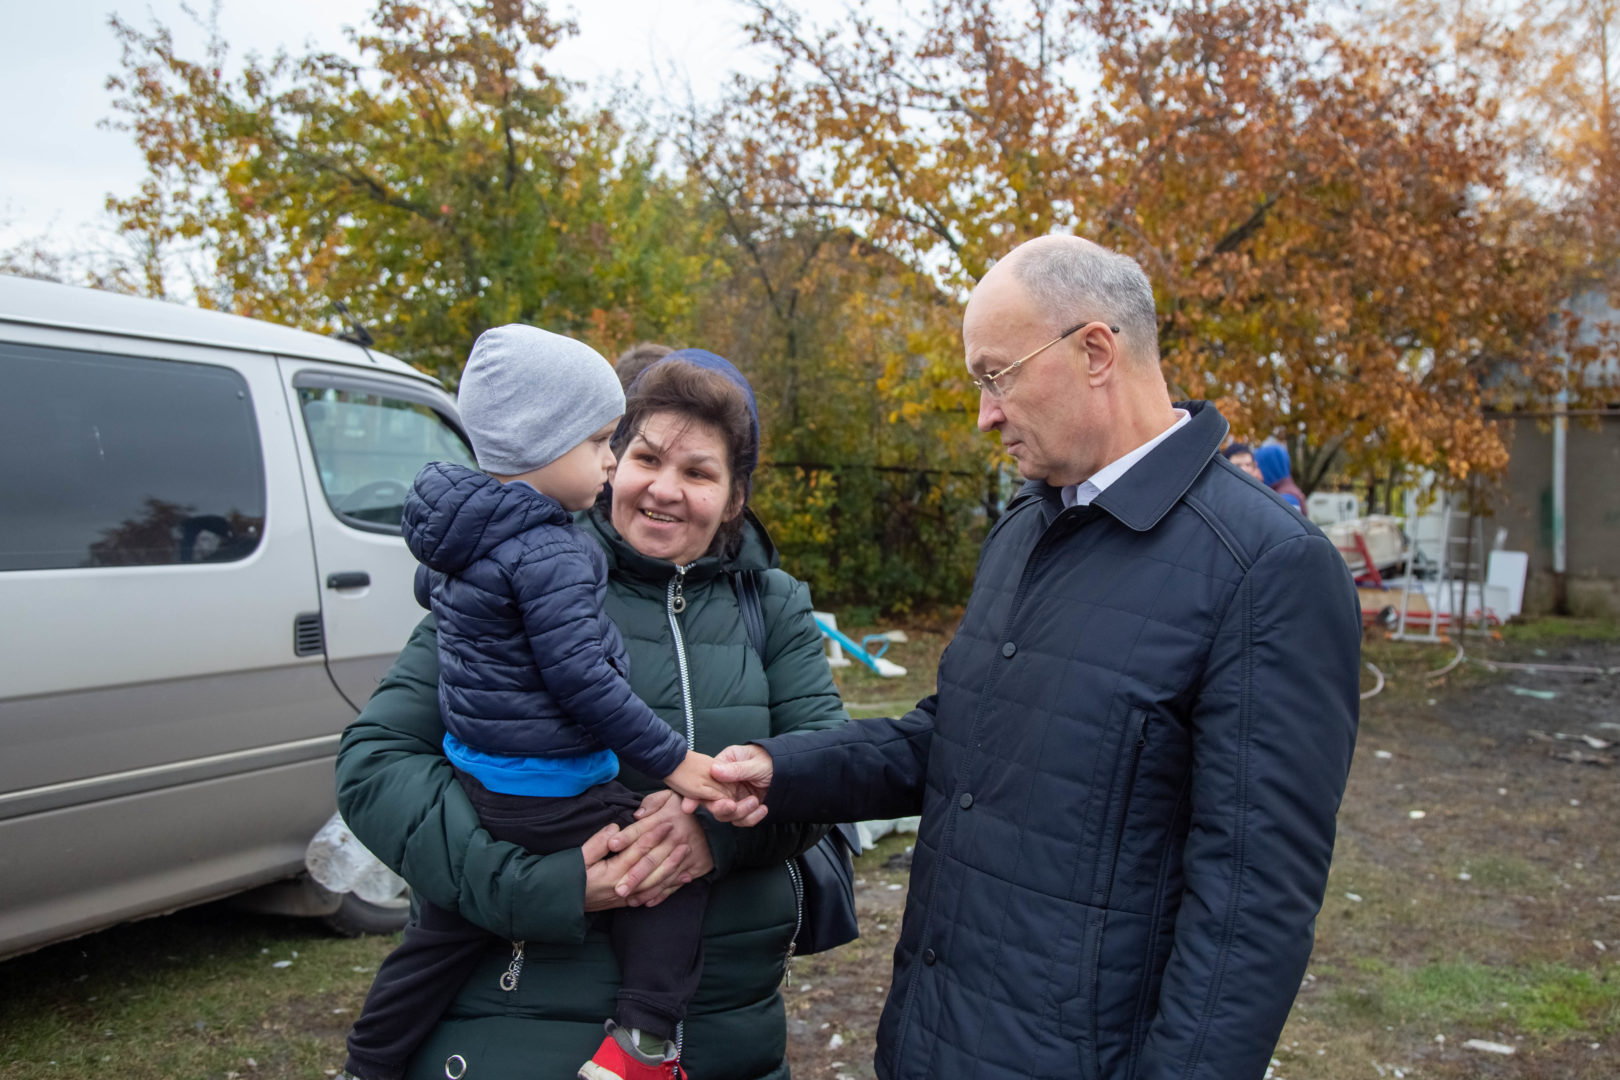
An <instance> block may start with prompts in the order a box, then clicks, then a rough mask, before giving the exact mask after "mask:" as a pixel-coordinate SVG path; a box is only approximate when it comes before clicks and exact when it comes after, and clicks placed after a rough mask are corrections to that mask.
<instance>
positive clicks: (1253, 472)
mask: <svg viewBox="0 0 1620 1080" xmlns="http://www.w3.org/2000/svg"><path fill="white" fill-rule="evenodd" d="M1221 453H1223V454H1225V455H1226V460H1227V461H1230V462H1231V463H1232V464H1233V465H1236V466H1237V467H1238V468H1240V469H1242V470H1243V471H1244V472H1246V473H1248V474H1249V475H1250V476H1252V477H1254V478H1255V479H1256V480H1259V481H1260V482H1261V483H1262V484H1263V483H1265V482H1266V481H1265V478H1264V477H1262V476H1261V475H1260V466H1258V465H1256V464H1255V463H1254V450H1253V448H1251V447H1250V446H1249V444H1248V443H1240V442H1235V443H1233V444H1232V445H1231V446H1228V447H1227V448H1226V449H1225V450H1223V451H1221Z"/></svg>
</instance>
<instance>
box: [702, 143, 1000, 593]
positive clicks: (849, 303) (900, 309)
mask: <svg viewBox="0 0 1620 1080" xmlns="http://www.w3.org/2000/svg"><path fill="white" fill-rule="evenodd" d="M676 143H677V149H678V150H679V152H680V154H681V159H682V161H683V163H684V164H685V166H686V167H687V169H688V172H689V175H691V176H692V177H694V178H695V179H696V180H697V181H698V182H700V183H701V184H702V185H703V190H704V192H705V195H706V198H707V200H708V202H709V204H710V205H711V206H712V207H714V208H715V210H716V212H717V213H718V215H719V219H720V236H719V237H718V239H717V242H716V245H715V249H714V250H715V255H716V258H717V259H719V260H721V261H723V262H724V263H725V264H726V266H727V268H728V272H727V273H726V274H725V275H723V278H722V279H721V281H720V282H719V283H718V284H717V285H716V286H715V287H714V288H713V289H711V290H709V291H708V292H707V293H706V294H705V299H704V300H703V301H702V303H701V306H700V308H699V311H698V314H697V318H696V338H695V340H697V341H700V342H704V343H707V344H708V346H709V347H711V348H716V349H719V350H720V351H722V352H725V353H726V355H728V356H732V357H734V358H737V359H738V361H739V362H740V363H742V364H744V365H745V368H746V370H747V372H748V374H749V376H750V378H751V380H752V381H753V383H754V387H755V389H756V391H757V393H758V395H759V400H760V409H761V421H762V425H763V430H764V438H765V447H764V454H763V458H762V468H761V470H760V472H759V474H758V477H757V479H756V482H755V494H754V503H755V506H756V508H757V509H758V510H759V512H760V513H761V515H762V516H763V517H764V518H765V520H766V521H768V522H769V523H770V525H771V528H772V531H773V533H774V534H775V535H776V537H777V539H778V542H779V544H780V546H781V548H782V552H783V558H784V563H785V564H786V565H788V566H789V567H790V569H792V570H793V571H794V572H795V573H796V574H799V575H800V576H802V577H805V578H807V579H808V580H809V581H810V583H811V585H812V587H813V588H814V589H815V591H816V596H817V597H818V599H821V600H824V601H826V602H829V603H836V604H839V605H841V606H844V605H856V606H859V607H866V608H872V609H885V610H904V609H909V608H915V607H927V606H933V605H936V604H939V603H942V602H943V603H955V602H957V601H959V600H960V598H961V597H962V596H964V595H965V594H966V592H967V589H968V586H969V584H970V583H971V578H972V571H973V566H974V562H975V557H976V554H977V551H978V545H979V543H980V541H981V540H982V539H983V535H984V528H985V526H986V524H987V522H988V520H990V516H991V515H992V514H993V513H994V512H995V511H996V510H997V509H998V501H999V499H1000V496H1001V484H1000V481H999V479H998V475H997V473H996V471H995V470H994V469H992V468H989V467H987V465H986V463H985V460H984V455H983V451H982V446H980V445H979V444H978V443H979V440H978V439H977V438H976V436H975V434H974V432H973V431H972V425H971V424H966V423H963V422H962V417H961V416H960V415H959V414H946V413H945V412H943V411H942V410H941V409H940V408H939V402H940V400H941V395H944V396H945V397H946V398H949V399H950V400H951V401H956V402H959V400H960V396H959V394H957V393H956V391H955V387H954V382H945V381H942V380H941V379H940V378H937V377H934V376H932V375H931V374H930V373H929V372H928V371H927V370H925V369H926V367H927V365H926V362H925V361H924V359H923V358H924V357H927V356H929V355H944V354H946V353H949V354H951V355H953V356H954V354H955V352H956V349H957V328H958V322H959V306H958V304H957V303H956V301H955V298H954V297H951V296H949V295H946V294H943V293H941V292H940V290H939V289H938V287H937V286H936V284H935V283H934V282H933V281H932V279H930V278H929V277H928V276H926V275H921V274H918V273H917V272H916V271H915V270H914V269H912V268H911V267H910V266H908V265H907V264H905V263H903V262H901V261H899V260H897V259H895V258H894V257H893V256H892V255H890V254H889V253H888V252H886V251H883V250H882V249H879V248H876V247H874V246H873V245H871V244H870V243H868V242H866V241H865V240H863V239H862V238H861V237H859V236H858V235H856V234H855V233H854V232H852V231H851V230H850V229H849V228H847V227H846V226H844V225H843V224H841V223H840V222H838V221H837V220H836V219H835V218H834V217H833V216H832V215H830V214H827V213H824V212H821V211H818V210H814V209H804V210H777V211H773V212H770V213H761V212H758V211H757V210H755V209H754V208H751V207H750V206H748V204H747V198H746V195H745V194H744V191H743V184H744V177H745V175H746V171H747V168H748V165H747V161H746V155H747V149H746V148H745V147H741V146H738V145H736V144H735V143H733V142H731V141H730V140H728V138H727V137H726V134H725V132H724V130H723V123H719V122H717V121H716V120H715V118H712V117H705V116H702V115H696V116H688V117H687V118H686V120H685V123H684V125H683V127H682V128H681V129H679V131H678V136H677V140H676Z"/></svg>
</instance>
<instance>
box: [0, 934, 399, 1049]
mask: <svg viewBox="0 0 1620 1080" xmlns="http://www.w3.org/2000/svg"><path fill="white" fill-rule="evenodd" d="M311 926H312V924H310V923H305V922H300V921H297V920H290V919H274V918H265V917H255V916H249V915H245V914H243V913H240V912H236V911H232V910H229V909H227V908H223V907H221V906H217V905H215V906H209V907H203V908H197V909H193V910H191V911H186V912H181V913H179V914H176V915H171V916H168V917H166V918H161V919H152V920H148V921H146V922H141V923H134V924H131V925H127V926H122V927H118V928H115V929H113V930H109V931H106V932H104V933H100V934H95V935H92V936H90V937H87V938H82V939H80V940H78V941H70V942H66V943H64V944H61V945H56V946H53V947H51V948H49V949H45V950H42V951H40V952H37V953H33V954H30V955H28V956H23V957H18V958H16V959H13V960H9V961H7V962H6V963H5V964H3V965H0V1047H3V1049H0V1077H3V1078H6V1080H12V1078H16V1080H22V1078H24V1077H27V1078H29V1080H33V1078H37V1077H40V1076H51V1077H64V1078H66V1077H74V1078H76V1077H87V1078H88V1077H105V1076H112V1075H117V1076H120V1077H154V1078H156V1077H163V1078H175V1080H187V1078H199V1080H201V1078H204V1077H209V1078H231V1077H235V1076H243V1077H247V1076H251V1077H254V1078H261V1077H262V1078H277V1080H279V1078H283V1077H286V1078H291V1077H304V1078H310V1077H320V1076H323V1075H324V1074H325V1072H326V1070H327V1069H335V1068H336V1067H337V1066H339V1065H341V1064H342V1058H341V1056H340V1055H341V1051H342V1043H343V1037H344V1035H345V1034H346V1033H347V1030H348V1026H349V1024H350V1022H352V1020H353V1019H354V1015H355V1010H356V1008H357V1007H358V1005H359V1002H360V1000H361V998H363V997H364V995H365V991H366V989H367V988H368V987H369V986H370V984H371V977H372V974H373V972H374V971H375V970H376V966H377V964H378V963H379V962H380V960H381V959H382V957H383V956H384V955H385V954H386V953H387V951H388V949H389V948H390V947H391V946H392V944H393V939H391V938H360V939H344V938H338V937H333V936H327V935H325V934H323V933H321V932H320V931H317V930H312V929H311ZM281 961H288V962H289V963H287V964H286V966H285V967H280V968H278V967H275V966H274V965H275V964H276V963H278V962H281Z"/></svg>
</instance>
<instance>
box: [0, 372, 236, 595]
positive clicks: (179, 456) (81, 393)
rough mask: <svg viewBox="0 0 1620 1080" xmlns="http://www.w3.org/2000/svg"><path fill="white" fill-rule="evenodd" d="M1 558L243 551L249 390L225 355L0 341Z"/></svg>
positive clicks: (10, 561) (91, 560)
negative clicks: (212, 360) (179, 355)
mask: <svg viewBox="0 0 1620 1080" xmlns="http://www.w3.org/2000/svg"><path fill="white" fill-rule="evenodd" d="M0 385H3V386H4V387H5V392H4V393H0V462H3V463H4V465H5V467H4V468H0V522H3V525H0V571H4V570H57V569H66V568H70V567H100V566H154V565H165V564H170V563H219V562H234V561H236V560H238V559H245V558H247V556H248V555H250V554H251V553H252V552H253V550H254V549H255V548H257V547H258V546H259V540H260V538H261V537H262V536H263V535H264V508H265V483H264V461H263V458H262V457H261V456H260V451H259V431H258V426H257V424H256V422H255V421H254V418H253V401H252V399H251V398H250V397H249V396H248V387H247V383H246V381H245V380H243V378H242V376H241V375H239V374H237V373H236V372H235V371H232V370H231V369H229V368H225V367H217V366H214V365H211V364H189V363H181V362H178V361H171V360H151V359H145V358H137V357H128V356H109V355H104V354H99V353H83V352H76V351H71V350H67V349H50V348H44V347H39V346H31V345H13V344H0Z"/></svg>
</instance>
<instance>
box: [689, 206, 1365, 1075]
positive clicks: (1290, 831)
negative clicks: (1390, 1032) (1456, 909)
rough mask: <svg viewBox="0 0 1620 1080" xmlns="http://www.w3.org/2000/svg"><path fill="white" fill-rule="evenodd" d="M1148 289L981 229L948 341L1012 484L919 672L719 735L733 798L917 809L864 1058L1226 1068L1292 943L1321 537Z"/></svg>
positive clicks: (1302, 952)
mask: <svg viewBox="0 0 1620 1080" xmlns="http://www.w3.org/2000/svg"><path fill="white" fill-rule="evenodd" d="M1156 332H1157V321H1156V316H1155V309H1154V301H1153V293H1152V289H1151V286H1150V285H1149V283H1148V280H1147V278H1146V276H1145V275H1144V274H1143V273H1142V271H1141V268H1140V267H1139V266H1137V264H1136V263H1135V262H1134V261H1132V260H1131V259H1129V258H1127V257H1125V256H1123V255H1118V254H1115V253H1112V252H1109V251H1106V250H1104V249H1102V248H1100V247H1098V246H1097V245H1095V244H1092V243H1089V242H1087V241H1084V240H1080V239H1077V238H1074V237H1058V236H1052V237H1045V238H1043V239H1040V240H1034V241H1031V242H1029V243H1027V244H1024V245H1023V246H1021V247H1019V248H1018V249H1016V250H1015V251H1013V252H1012V253H1011V254H1010V255H1009V256H1007V257H1006V258H1005V259H1003V260H1002V261H1001V262H1000V263H999V264H998V265H997V266H996V267H995V268H994V269H993V270H991V271H990V273H989V274H987V275H986V276H985V278H984V279H983V281H981V282H980V283H979V285H978V287H977V288H976V289H975V290H974V291H973V295H972V297H971V299H970V300H969V302H968V306H967V311H966V314H965V316H964V319H963V329H962V336H963V339H964V342H965V344H966V347H967V366H968V371H969V372H970V374H971V375H972V376H973V378H974V381H975V383H976V384H977V386H978V388H979V391H980V398H979V427H980V429H981V430H983V431H987V432H988V431H998V432H1000V434H1001V439H1002V445H1003V447H1004V448H1005V449H1006V451H1007V452H1008V453H1009V454H1010V455H1012V457H1013V459H1014V460H1015V461H1016V462H1017V463H1018V470H1019V472H1020V473H1021V474H1022V475H1023V476H1024V477H1025V479H1026V480H1028V481H1029V483H1027V484H1026V485H1025V487H1024V489H1023V490H1022V491H1021V492H1020V493H1019V495H1018V497H1017V498H1015V499H1014V500H1013V501H1012V503H1011V504H1010V505H1009V506H1008V508H1007V512H1006V513H1005V514H1003V515H1002V517H1001V518H1000V519H999V520H998V521H997V522H996V523H995V526H994V527H993V528H992V529H991V531H990V535H989V537H988V538H987V539H986V540H985V544H984V551H983V554H982V556H981V559H980V563H979V570H978V575H977V578H976V580H975V582H974V586H973V593H972V596H971V597H970V598H969V600H968V604H967V609H966V611H965V613H964V615H963V619H962V625H961V628H960V629H959V631H958V632H957V635H956V637H955V639H954V640H953V641H952V642H951V645H950V647H949V648H948V649H947V650H946V652H945V655H944V656H943V657H942V658H941V661H940V667H939V682H938V692H937V693H936V694H935V695H934V696H932V697H929V698H927V699H926V700H924V701H922V702H920V703H919V704H918V706H917V708H916V709H914V710H913V711H912V712H910V713H908V714H907V715H905V716H903V717H900V718H898V719H890V720H872V721H864V722H857V723H854V724H851V725H849V726H848V727H846V728H843V729H839V730H837V731H829V732H818V733H816V734H814V735H806V736H803V737H796V736H787V737H783V738H778V739H769V740H765V741H763V742H761V743H759V744H757V745H751V746H742V747H733V748H731V749H729V750H727V751H725V752H724V753H722V754H721V755H720V757H719V758H718V759H717V761H716V764H715V767H714V775H715V778H716V779H717V780H720V781H722V782H726V783H729V784H731V785H732V792H733V796H734V798H733V800H728V801H724V802H722V803H720V804H717V805H716V806H715V807H714V808H713V809H714V810H715V812H716V815H717V816H720V817H724V818H727V819H730V820H737V821H741V822H744V823H748V822H751V821H757V820H758V819H759V818H760V817H761V816H762V815H763V813H764V812H765V811H766V810H767V809H768V811H769V813H771V814H776V815H780V816H783V817H786V818H788V819H790V820H810V821H832V820H841V819H844V818H847V817H850V816H852V815H853V816H856V817H897V816H900V815H902V814H914V813H918V812H920V813H921V814H922V826H921V829H920V831H919V833H918V840H917V847H916V856H915V860H914V862H913V864H912V874H911V892H910V894H909V896H908V897H907V901H906V914H905V921H904V924H903V925H902V927H901V933H900V944H899V946H898V948H897V949H896V950H895V970H894V980H893V983H892V989H891V991H890V994H889V1000H888V1003H887V1005H886V1007H885V1009H884V1012H883V1018H882V1021H881V1023H880V1026H879V1028H878V1049H877V1072H878V1075H879V1076H880V1077H883V1078H885V1080H923V1078H927V1080H934V1078H937V1077H950V1078H952V1080H966V1078H969V1077H997V1078H1000V1077H1007V1078H1011V1077H1053V1078H1058V1077H1061V1078H1064V1080H1070V1078H1073V1077H1077V1076H1078V1077H1109V1078H1112V1077H1119V1078H1126V1077H1140V1078H1153V1080H1161V1078H1163V1080H1168V1078H1170V1077H1176V1078H1178V1080H1189V1078H1195V1077H1208V1078H1215V1077H1220V1078H1222V1080H1230V1078H1250V1077H1252V1078H1255V1080H1258V1078H1259V1077H1261V1076H1262V1075H1263V1074H1264V1073H1265V1069H1266V1064H1267V1061H1268V1059H1269V1057H1270V1055H1271V1051H1272V1048H1273V1046H1274V1045H1275V1042H1276V1039H1277V1036H1278V1033H1279V1032H1280V1031H1281V1029H1282V1025H1283V1021H1284V1020H1285V1019H1286V1017H1287V1013H1288V1009H1289V1006H1290V1005H1291V1003H1292V1002H1293V999H1294V994H1295V992H1296V990H1297V989H1298V987H1299V982H1300V978H1301V976H1302V975H1303V973H1304V970H1305V962H1306V959H1307V958H1308V956H1309V955H1310V951H1311V944H1312V928H1313V924H1314V919H1315V916H1316V912H1317V910H1318V908H1319V907H1320V904H1321V900H1322V892H1323V889H1324V888H1325V886H1326V881H1327V871H1328V862H1329V859H1330V856H1331V854H1332V850H1333V836H1334V816H1335V814H1336V812H1337V809H1338V805H1339V799H1340V797H1341V795H1342V793H1343V791H1344V784H1345V778H1346V774H1347V773H1348V771H1349V767H1350V755H1351V750H1352V747H1353V744H1354V740H1355V729H1356V717H1357V708H1358V701H1359V695H1358V675H1359V666H1360V632H1361V620H1360V615H1359V611H1358V608H1357V601H1356V593H1355V589H1354V587H1353V586H1352V584H1351V581H1350V577H1349V574H1348V572H1347V571H1346V569H1345V566H1344V563H1343V561H1342V560H1341V559H1340V558H1339V555H1338V552H1337V551H1336V550H1335V549H1334V547H1333V545H1332V544H1330V543H1329V542H1328V541H1327V540H1326V539H1325V538H1324V537H1323V536H1322V535H1321V533H1320V532H1318V531H1317V530H1316V529H1315V528H1314V527H1313V526H1312V525H1311V524H1310V523H1309V522H1307V521H1305V520H1303V519H1302V518H1301V517H1300V515H1299V514H1297V513H1294V512H1293V511H1292V510H1290V509H1289V508H1288V507H1287V506H1285V505H1284V504H1283V503H1282V502H1281V501H1280V500H1279V499H1278V498H1277V496H1276V495H1275V494H1274V493H1272V492H1270V491H1267V490H1265V489H1263V488H1261V487H1259V486H1258V485H1256V484H1253V483H1251V482H1249V481H1248V480H1247V479H1245V478H1244V477H1243V476H1242V475H1241V474H1240V473H1239V472H1238V470H1237V469H1236V468H1234V467H1233V466H1232V465H1231V464H1230V463H1229V462H1227V461H1226V460H1225V459H1224V458H1223V457H1221V455H1220V454H1219V452H1218V451H1219V448H1220V445H1221V443H1222V442H1223V441H1224V440H1225V438H1226V431H1227V426H1226V422H1225V421H1224V420H1223V419H1221V417H1220V415H1219V414H1218V413H1217V412H1216V411H1215V410H1214V408H1212V407H1211V406H1210V405H1208V404H1207V403H1203V402H1186V403H1182V404H1181V405H1174V404H1172V403H1171V400H1170V395H1169V392H1168V391H1167V389H1166V387H1165V381H1164V377H1163V375H1162V374H1161V373H1160V370H1159V362H1158V361H1159V355H1158V344H1157V336H1156Z"/></svg>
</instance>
